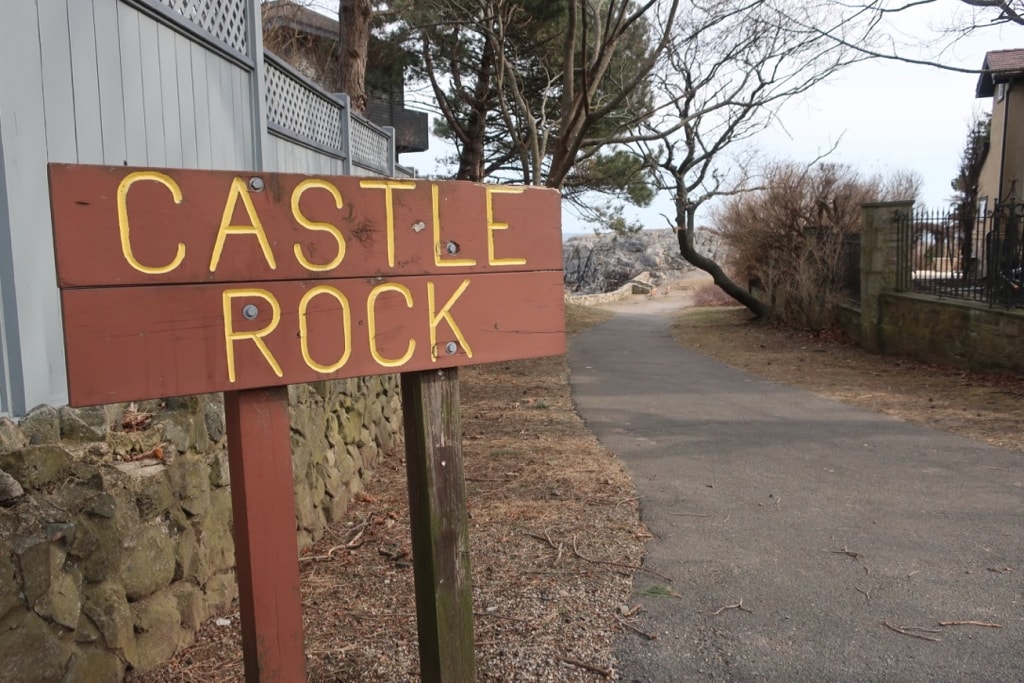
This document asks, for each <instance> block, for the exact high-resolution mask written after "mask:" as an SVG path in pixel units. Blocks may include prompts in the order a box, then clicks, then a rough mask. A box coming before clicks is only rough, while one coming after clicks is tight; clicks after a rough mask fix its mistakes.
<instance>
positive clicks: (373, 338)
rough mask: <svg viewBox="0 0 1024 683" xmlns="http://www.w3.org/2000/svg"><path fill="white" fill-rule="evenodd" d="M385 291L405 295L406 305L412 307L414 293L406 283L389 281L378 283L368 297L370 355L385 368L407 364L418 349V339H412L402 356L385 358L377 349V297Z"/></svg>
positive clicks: (367, 321) (367, 315)
mask: <svg viewBox="0 0 1024 683" xmlns="http://www.w3.org/2000/svg"><path fill="white" fill-rule="evenodd" d="M384 292H398V293H399V294H401V295H402V296H403V297H405V305H406V306H407V307H408V308H412V293H411V292H410V291H409V289H408V288H407V287H405V286H404V285H400V284H398V283H397V282H388V283H385V284H383V285H377V286H376V287H374V288H373V289H372V290H370V295H369V296H368V297H367V298H366V318H367V320H366V323H367V326H368V327H369V330H368V332H369V335H370V355H372V356H373V359H374V360H375V361H377V364H378V365H381V366H383V367H385V368H394V367H398V366H399V365H405V364H406V363H408V362H409V359H410V358H412V353H413V351H415V350H416V340H415V339H410V340H409V346H408V347H406V351H405V355H404V356H402V357H401V358H385V357H384V356H382V355H381V353H380V351H378V350H377V297H378V296H380V295H381V294H383V293H384Z"/></svg>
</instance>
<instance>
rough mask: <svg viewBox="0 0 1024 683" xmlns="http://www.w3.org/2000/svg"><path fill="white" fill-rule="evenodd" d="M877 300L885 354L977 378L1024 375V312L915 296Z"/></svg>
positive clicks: (893, 296) (895, 295)
mask: <svg viewBox="0 0 1024 683" xmlns="http://www.w3.org/2000/svg"><path fill="white" fill-rule="evenodd" d="M879 300H880V308H881V322H880V324H879V330H878V338H879V343H880V344H881V350H882V351H883V352H884V353H893V354H900V355H905V356H912V357H914V358H918V359H919V360H923V361H925V362H929V363H944V364H948V365H955V366H958V367H963V368H968V369H971V370H977V371H980V372H999V371H1005V370H1010V371H1013V372H1024V357H1021V355H1020V340H1021V339H1022V338H1024V311H1019V310H1004V309H996V308H989V307H987V306H985V305H983V304H977V303H972V302H969V301H954V300H950V299H937V298H935V297H930V296H926V295H919V294H883V295H881V297H880V299H879Z"/></svg>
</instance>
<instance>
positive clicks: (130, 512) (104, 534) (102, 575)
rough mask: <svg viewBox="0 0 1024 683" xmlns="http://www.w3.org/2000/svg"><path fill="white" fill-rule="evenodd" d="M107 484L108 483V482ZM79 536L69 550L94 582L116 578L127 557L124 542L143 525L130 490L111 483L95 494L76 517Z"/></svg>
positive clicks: (76, 529) (75, 523)
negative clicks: (140, 523)
mask: <svg viewBox="0 0 1024 683" xmlns="http://www.w3.org/2000/svg"><path fill="white" fill-rule="evenodd" d="M105 485H106V484H105ZM73 522H74V525H75V538H74V541H73V542H72V543H71V544H70V546H69V548H68V551H69V553H70V554H71V555H73V556H74V557H76V558H79V562H78V566H79V567H80V568H81V570H82V573H83V574H84V575H85V579H86V580H87V581H90V582H92V583H99V582H101V581H106V580H107V579H109V578H116V576H117V573H118V570H119V569H120V567H121V562H122V561H123V559H124V550H123V544H124V540H125V539H126V538H129V537H130V536H131V534H132V533H133V532H134V529H135V528H136V527H137V526H138V524H139V511H138V508H137V507H136V505H135V498H134V496H133V495H132V493H131V492H130V491H127V490H125V489H123V488H119V487H117V486H116V485H111V486H110V488H109V489H108V490H107V491H105V492H103V493H100V494H97V495H95V496H94V497H93V499H92V502H91V504H89V505H87V506H86V509H85V511H84V512H83V513H81V514H79V515H78V516H77V517H75V519H74V520H73Z"/></svg>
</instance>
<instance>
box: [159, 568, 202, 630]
mask: <svg viewBox="0 0 1024 683" xmlns="http://www.w3.org/2000/svg"><path fill="white" fill-rule="evenodd" d="M168 590H169V591H170V593H171V595H173V596H174V599H175V601H176V602H177V606H178V613H179V614H180V615H181V626H182V628H184V629H185V631H187V632H192V633H194V632H196V631H198V630H199V626H200V625H201V624H202V623H203V620H204V619H206V617H207V611H206V607H205V605H204V603H203V592H202V591H201V590H199V587H198V586H196V585H194V584H191V583H188V582H185V581H179V582H178V583H176V584H174V585H173V586H171V587H170V588H169V589H168Z"/></svg>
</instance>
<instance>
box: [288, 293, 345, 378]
mask: <svg viewBox="0 0 1024 683" xmlns="http://www.w3.org/2000/svg"><path fill="white" fill-rule="evenodd" d="M321 294H326V295H327V296H330V297H333V298H334V299H335V300H336V301H337V302H338V303H339V304H341V314H342V329H343V331H344V337H345V352H344V353H342V354H341V357H340V358H339V359H338V360H336V361H335V362H333V363H331V364H330V365H321V364H320V363H317V362H316V361H315V360H313V356H311V355H310V353H309V323H308V321H307V320H306V311H307V310H308V309H309V302H310V301H312V300H313V299H314V298H315V297H317V296H319V295H321ZM299 344H300V345H301V346H302V358H303V360H305V361H306V365H308V366H309V367H310V369H312V370H316V371H317V372H319V373H321V374H325V375H327V374H330V373H332V372H335V371H337V370H340V369H341V368H342V366H344V365H345V363H347V362H348V358H349V356H351V355H352V313H351V311H350V310H349V305H348V298H347V297H346V296H345V295H344V294H342V293H341V292H339V291H338V290H337V289H335V288H334V287H328V286H326V285H321V286H319V287H314V288H313V289H311V290H309V291H308V292H306V293H305V294H304V295H302V299H301V300H300V301H299Z"/></svg>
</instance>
